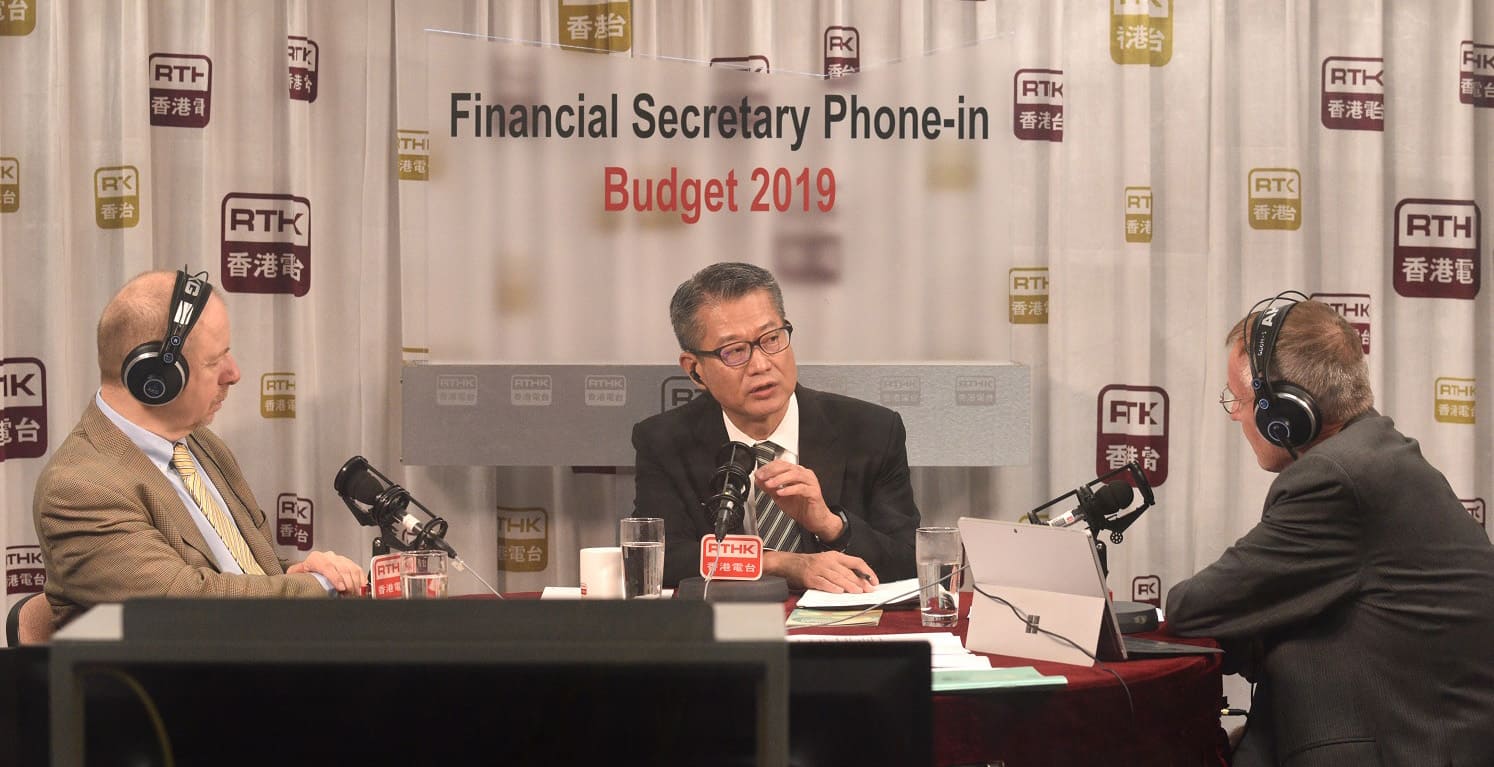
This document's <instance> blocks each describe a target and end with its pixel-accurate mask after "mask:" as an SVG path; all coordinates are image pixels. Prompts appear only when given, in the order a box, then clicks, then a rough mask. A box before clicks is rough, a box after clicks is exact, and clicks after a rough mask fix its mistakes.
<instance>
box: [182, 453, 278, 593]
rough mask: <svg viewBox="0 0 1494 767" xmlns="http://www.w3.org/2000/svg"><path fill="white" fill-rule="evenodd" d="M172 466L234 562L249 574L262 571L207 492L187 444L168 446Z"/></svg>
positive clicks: (261, 572) (256, 573) (239, 534)
mask: <svg viewBox="0 0 1494 767" xmlns="http://www.w3.org/2000/svg"><path fill="white" fill-rule="evenodd" d="M171 467H172V468H174V469H176V473H177V474H180V475H181V477H182V484H183V485H186V487H187V494H188V495H190V496H192V500H193V501H196V502H197V508H199V509H202V514H203V516H205V517H207V521H208V524H211V525H212V526H213V529H214V530H216V531H218V537H219V538H222V539H223V545H225V546H227V547H228V553H229V554H232V555H233V559H234V561H235V562H238V563H239V569H240V570H243V571H244V572H245V573H248V574H249V575H264V574H265V571H264V569H263V568H261V567H260V566H259V563H258V562H256V561H254V554H252V553H250V551H249V544H248V543H246V542H245V541H244V536H243V535H242V534H241V533H240V532H239V527H238V525H235V524H234V522H233V518H232V517H230V516H228V513H227V512H225V511H223V509H221V508H219V507H218V503H217V501H214V500H213V494H212V493H209V492H208V489H207V485H206V484H204V483H203V481H202V475H200V474H198V473H197V467H196V466H195V465H193V463H192V454H191V453H188V452H187V446H186V445H184V444H182V443H180V442H178V443H176V445H174V446H173V447H172V450H171Z"/></svg>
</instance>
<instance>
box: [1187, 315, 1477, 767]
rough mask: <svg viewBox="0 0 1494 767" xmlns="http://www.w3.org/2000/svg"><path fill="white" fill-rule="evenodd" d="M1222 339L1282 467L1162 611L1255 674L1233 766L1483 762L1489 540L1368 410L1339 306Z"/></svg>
mask: <svg viewBox="0 0 1494 767" xmlns="http://www.w3.org/2000/svg"><path fill="white" fill-rule="evenodd" d="M1279 298H1281V297H1280V296H1278V299H1279ZM1258 306H1259V305H1258ZM1227 346H1228V348H1229V369H1228V381H1229V383H1228V386H1227V387H1226V390H1225V392H1224V394H1222V395H1221V397H1220V402H1221V404H1223V405H1224V407H1225V410H1226V411H1227V412H1229V413H1230V415H1231V418H1232V420H1235V421H1237V422H1239V423H1240V426H1241V429H1242V431H1243V432H1244V435H1245V440H1246V441H1247V442H1248V443H1249V444H1250V447H1251V449H1252V451H1253V452H1254V453H1255V457H1256V460H1257V462H1258V463H1259V464H1260V466H1261V468H1263V469H1265V470H1267V471H1270V472H1275V473H1277V474H1278V475H1279V476H1278V477H1277V478H1276V480H1275V481H1274V482H1273V483H1272V485H1271V488H1270V490H1269V491H1268V493H1267V496H1266V502H1265V510H1264V512H1263V514H1262V516H1261V520H1260V522H1259V523H1258V524H1256V526H1255V527H1254V528H1252V529H1251V530H1250V531H1249V532H1248V533H1246V534H1245V536H1244V537H1243V538H1241V539H1240V540H1238V541H1236V542H1235V544H1234V545H1233V546H1231V547H1229V549H1228V550H1226V551H1225V552H1224V554H1223V555H1222V556H1220V558H1219V560H1218V561H1217V562H1215V563H1214V564H1212V565H1209V566H1208V567H1207V568H1205V569H1203V570H1202V571H1200V572H1199V573H1198V574H1196V575H1194V576H1193V577H1192V578H1189V579H1187V580H1185V581H1183V582H1181V583H1179V584H1177V585H1175V586H1173V588H1172V590H1171V592H1170V593H1169V594H1168V598H1167V623H1168V627H1169V629H1170V630H1171V631H1173V632H1175V633H1178V634H1183V635H1192V636H1212V637H1216V638H1218V639H1219V640H1220V641H1221V643H1223V644H1224V646H1225V648H1226V650H1227V651H1228V653H1229V660H1230V664H1232V666H1233V667H1234V668H1236V669H1238V670H1239V671H1240V673H1242V674H1244V675H1245V676H1246V677H1247V678H1248V679H1250V680H1251V681H1252V682H1254V683H1255V689H1254V694H1253V696H1252V701H1251V710H1250V717H1249V721H1248V723H1247V725H1246V726H1245V729H1244V733H1243V737H1242V738H1241V739H1240V741H1239V745H1238V747H1237V749H1236V751H1235V755H1234V761H1233V763H1234V764H1235V765H1237V766H1239V765H1248V766H1254V765H1277V764H1280V765H1292V766H1293V767H1305V766H1316V765H1355V767H1362V766H1364V765H1438V766H1439V767H1441V766H1443V765H1491V764H1494V547H1491V546H1490V543H1489V539H1488V536H1487V534H1486V533H1485V532H1484V531H1483V530H1482V529H1481V528H1480V527H1479V525H1478V524H1477V523H1476V522H1474V521H1473V519H1472V518H1471V517H1470V516H1469V514H1468V513H1467V511H1466V510H1464V508H1463V506H1462V504H1461V503H1460V502H1459V500H1458V497H1457V495H1456V494H1454V492H1453V490H1452V488H1451V487H1450V486H1449V484H1448V482H1447V479H1446V478H1445V477H1443V476H1442V474H1441V473H1440V472H1439V471H1437V470H1436V469H1435V468H1433V467H1432V466H1431V465H1430V464H1429V463H1428V462H1427V461H1426V459H1425V458H1423V457H1422V454H1421V449H1420V447H1419V446H1418V445H1417V443H1416V441H1415V440H1413V439H1409V438H1407V437H1405V436H1403V435H1402V434H1401V433H1400V432H1398V431H1397V430H1396V428H1395V425H1394V424H1393V423H1392V422H1391V420H1390V419H1389V418H1386V417H1385V416H1382V415H1380V414H1379V413H1377V412H1375V410H1374V408H1373V402H1374V395H1373V394H1372V392H1371V391H1370V386H1369V371H1368V368H1367V366H1366V365H1365V361H1364V355H1363V352H1362V350H1361V341H1360V338H1359V335H1358V334H1357V333H1356V332H1355V331H1354V329H1353V328H1352V327H1351V326H1349V324H1348V323H1347V322H1345V321H1344V320H1343V319H1342V318H1341V317H1339V316H1338V314H1337V313H1335V312H1334V311H1333V309H1332V308H1330V307H1329V306H1327V305H1325V304H1322V303H1319V302H1316V301H1302V302H1300V303H1286V304H1284V305H1282V304H1278V303H1276V302H1275V301H1273V303H1272V305H1269V306H1267V307H1266V308H1265V309H1263V310H1262V311H1260V312H1254V311H1253V312H1252V313H1250V314H1249V315H1247V316H1246V318H1245V319H1243V320H1241V321H1240V322H1239V323H1237V324H1236V325H1235V327H1234V329H1233V330H1231V331H1230V333H1229V336H1228V340H1227ZM1229 667H1230V666H1229V665H1228V664H1227V669H1228V668H1229Z"/></svg>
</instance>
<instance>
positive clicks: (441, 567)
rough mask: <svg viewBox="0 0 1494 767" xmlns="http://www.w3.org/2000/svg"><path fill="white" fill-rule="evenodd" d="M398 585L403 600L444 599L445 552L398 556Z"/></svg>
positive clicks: (411, 553)
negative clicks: (403, 597) (402, 594)
mask: <svg viewBox="0 0 1494 767" xmlns="http://www.w3.org/2000/svg"><path fill="white" fill-rule="evenodd" d="M399 583H400V588H401V589H402V590H403V592H404V596H405V599H445V598H446V552H444V551H440V550H421V551H406V552H402V553H401V554H400V555H399Z"/></svg>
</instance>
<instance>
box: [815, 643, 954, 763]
mask: <svg viewBox="0 0 1494 767" xmlns="http://www.w3.org/2000/svg"><path fill="white" fill-rule="evenodd" d="M932 677H933V673H932V671H931V664H930V657H929V645H928V643H927V642H839V641H836V642H793V643H790V645H789V763H790V764H791V765H794V766H795V767H839V766H840V765H846V766H847V767H850V766H852V765H857V766H860V765H872V764H889V765H892V764H895V765H898V766H899V767H921V766H923V765H932V764H933V762H934V738H933V692H932Z"/></svg>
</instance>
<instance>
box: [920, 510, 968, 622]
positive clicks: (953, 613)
mask: <svg viewBox="0 0 1494 767" xmlns="http://www.w3.org/2000/svg"><path fill="white" fill-rule="evenodd" d="M915 541H916V549H915V553H914V556H915V559H916V560H917V562H918V606H919V611H920V612H921V613H922V617H923V625H925V626H946V627H947V626H953V625H955V619H956V618H957V617H958V615H959V608H960V575H961V573H960V557H961V555H962V554H963V553H964V549H963V548H961V546H960V530H959V528H955V527H920V528H918V533H917V538H916V539H915Z"/></svg>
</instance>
